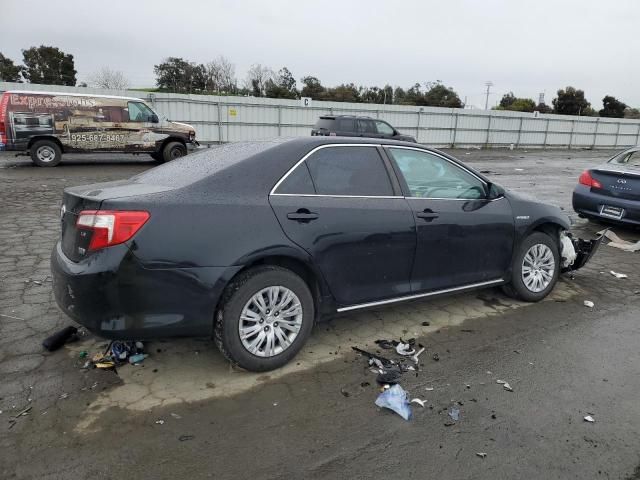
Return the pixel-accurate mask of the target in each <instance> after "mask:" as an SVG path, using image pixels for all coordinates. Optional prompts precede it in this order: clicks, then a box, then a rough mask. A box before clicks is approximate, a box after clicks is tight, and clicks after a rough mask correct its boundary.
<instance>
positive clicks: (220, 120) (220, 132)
mask: <svg viewBox="0 0 640 480" xmlns="http://www.w3.org/2000/svg"><path fill="white" fill-rule="evenodd" d="M217 107H218V143H219V144H220V145H222V113H221V111H220V101H218V103H217Z"/></svg>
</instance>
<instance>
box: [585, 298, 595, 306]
mask: <svg viewBox="0 0 640 480" xmlns="http://www.w3.org/2000/svg"><path fill="white" fill-rule="evenodd" d="M584 306H585V307H589V308H593V307H594V306H595V303H593V302H592V301H591V300H585V301H584Z"/></svg>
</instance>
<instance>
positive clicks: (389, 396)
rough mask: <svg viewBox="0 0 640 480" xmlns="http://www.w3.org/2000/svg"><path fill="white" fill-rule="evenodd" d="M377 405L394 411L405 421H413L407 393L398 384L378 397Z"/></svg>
mask: <svg viewBox="0 0 640 480" xmlns="http://www.w3.org/2000/svg"><path fill="white" fill-rule="evenodd" d="M376 405H377V406H379V407H381V408H388V409H389V410H393V411H394V412H396V413H397V414H398V415H400V416H401V417H402V418H404V419H405V420H411V415H412V411H411V405H410V404H409V398H408V396H407V392H405V391H404V389H403V388H402V387H401V386H400V385H398V384H396V385H393V386H392V387H390V388H387V389H386V390H385V391H384V392H382V393H381V394H380V395H378V398H376Z"/></svg>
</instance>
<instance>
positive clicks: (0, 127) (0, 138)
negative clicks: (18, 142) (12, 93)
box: [0, 93, 9, 146]
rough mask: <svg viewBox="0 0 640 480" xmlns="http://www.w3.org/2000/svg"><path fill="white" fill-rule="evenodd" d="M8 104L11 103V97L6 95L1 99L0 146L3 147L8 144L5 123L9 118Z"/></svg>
mask: <svg viewBox="0 0 640 480" xmlns="http://www.w3.org/2000/svg"><path fill="white" fill-rule="evenodd" d="M7 103H9V95H8V94H6V93H5V94H3V95H2V97H0V145H2V146H4V145H5V144H6V143H7V127H6V126H5V123H4V120H5V118H6V116H7Z"/></svg>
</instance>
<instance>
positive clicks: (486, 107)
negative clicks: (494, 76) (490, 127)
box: [484, 80, 493, 110]
mask: <svg viewBox="0 0 640 480" xmlns="http://www.w3.org/2000/svg"><path fill="white" fill-rule="evenodd" d="M485 85H486V86H487V97H486V99H485V101H484V109H485V110H489V93H490V92H491V87H493V82H492V81H491V80H489V81H488V82H485Z"/></svg>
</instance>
